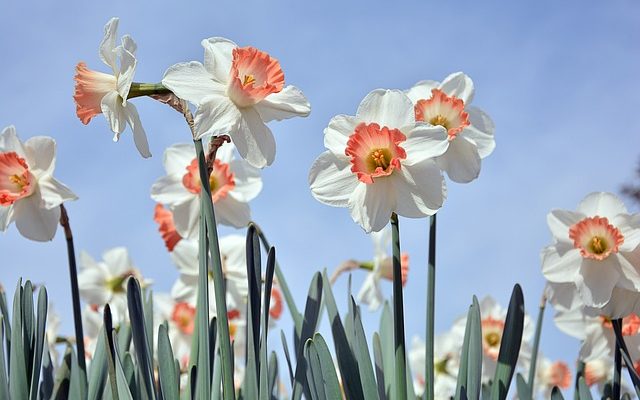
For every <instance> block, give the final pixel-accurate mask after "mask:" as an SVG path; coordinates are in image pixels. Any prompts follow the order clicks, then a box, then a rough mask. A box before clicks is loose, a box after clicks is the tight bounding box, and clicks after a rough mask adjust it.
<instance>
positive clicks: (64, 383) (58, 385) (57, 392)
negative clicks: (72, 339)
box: [52, 346, 72, 400]
mask: <svg viewBox="0 0 640 400" xmlns="http://www.w3.org/2000/svg"><path fill="white" fill-rule="evenodd" d="M71 352H72V350H71V347H70V346H67V349H66V350H65V352H64V357H63V358H62V362H61V363H60V366H59V367H58V369H57V370H56V377H55V379H54V381H55V383H54V385H53V396H52V399H55V400H67V399H69V383H70V380H71Z"/></svg>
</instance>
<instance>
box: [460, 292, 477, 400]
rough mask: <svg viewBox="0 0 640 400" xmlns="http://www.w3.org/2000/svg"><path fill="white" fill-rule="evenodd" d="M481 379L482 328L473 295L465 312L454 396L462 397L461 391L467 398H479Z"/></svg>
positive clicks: (475, 399) (474, 399) (475, 299)
mask: <svg viewBox="0 0 640 400" xmlns="http://www.w3.org/2000/svg"><path fill="white" fill-rule="evenodd" d="M481 380H482V329H481V319H480V305H479V304H478V299H477V298H476V296H473V301H472V303H471V306H470V307H469V312H468V313H467V324H466V327H465V332H464V341H463V344H462V353H461V357H460V369H459V372H458V382H457V388H456V398H457V399H459V398H462V392H463V390H464V395H465V397H466V398H468V399H473V400H477V399H479V398H480V391H481Z"/></svg>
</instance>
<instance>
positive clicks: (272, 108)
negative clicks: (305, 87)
mask: <svg viewBox="0 0 640 400" xmlns="http://www.w3.org/2000/svg"><path fill="white" fill-rule="evenodd" d="M255 108H256V110H257V111H258V113H259V114H260V117H261V118H262V120H263V121H264V122H269V121H273V120H277V121H280V120H283V119H287V118H293V117H306V116H307V115H309V113H310V112H311V105H310V104H309V100H307V98H306V97H304V94H303V93H302V91H301V90H300V89H298V88H297V87H295V86H287V87H285V88H284V89H282V90H281V91H280V92H278V93H272V94H270V95H269V96H267V97H266V98H265V99H263V100H262V101H260V102H259V103H258V104H256V105H255Z"/></svg>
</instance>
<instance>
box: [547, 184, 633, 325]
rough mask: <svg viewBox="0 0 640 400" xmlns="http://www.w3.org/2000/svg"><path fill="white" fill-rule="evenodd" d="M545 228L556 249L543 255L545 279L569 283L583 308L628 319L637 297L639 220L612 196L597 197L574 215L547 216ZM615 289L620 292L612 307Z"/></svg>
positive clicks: (555, 213) (555, 212)
mask: <svg viewBox="0 0 640 400" xmlns="http://www.w3.org/2000/svg"><path fill="white" fill-rule="evenodd" d="M547 223H548V224H549V229H550V230H551V233H552V235H553V239H554V243H553V244H552V245H551V246H548V247H546V248H545V249H544V250H543V251H542V273H543V274H544V277H545V278H546V279H547V280H548V281H550V282H555V283H573V284H574V285H575V286H576V287H577V290H578V293H579V294H580V297H581V299H582V302H583V303H584V304H585V306H587V307H592V308H597V309H604V308H605V307H606V309H607V311H608V312H607V314H608V315H607V316H608V317H610V318H620V317H624V316H625V315H626V314H625V313H627V314H628V313H629V311H630V310H629V309H628V307H627V305H631V306H633V304H635V303H636V302H637V299H638V296H637V292H638V291H640V272H638V269H640V247H639V246H638V245H639V244H640V214H633V215H629V214H628V212H627V209H626V207H625V206H624V204H623V203H622V202H621V201H620V200H619V199H618V198H617V197H616V196H615V195H613V194H611V193H601V192H600V193H591V194H589V195H588V196H587V197H585V199H584V200H582V202H581V203H580V204H579V205H578V208H577V211H567V210H553V211H551V213H549V214H548V215H547ZM616 288H619V289H623V291H618V294H619V295H620V296H619V297H620V298H619V299H618V300H617V301H614V302H613V303H612V301H613V300H612V294H613V292H614V289H616ZM625 293H626V294H628V296H626V295H625Z"/></svg>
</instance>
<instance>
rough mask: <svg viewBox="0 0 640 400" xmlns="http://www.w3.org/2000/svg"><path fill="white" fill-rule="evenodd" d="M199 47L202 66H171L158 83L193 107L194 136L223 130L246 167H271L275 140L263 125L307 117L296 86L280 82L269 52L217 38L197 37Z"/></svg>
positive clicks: (306, 106)
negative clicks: (202, 60) (200, 41)
mask: <svg viewBox="0 0 640 400" xmlns="http://www.w3.org/2000/svg"><path fill="white" fill-rule="evenodd" d="M202 46H203V47H204V65H203V64H201V63H199V62H197V61H192V62H188V63H181V64H176V65H173V66H172V67H170V68H169V69H168V70H167V72H166V73H165V75H164V77H163V78H162V84H163V85H164V86H166V87H167V88H169V89H170V90H171V91H172V92H173V93H175V94H176V95H177V96H178V97H180V98H181V99H184V100H187V101H189V102H191V103H193V104H195V105H197V106H198V109H197V111H196V115H195V128H196V132H197V136H196V139H199V138H201V137H202V136H203V135H206V134H214V135H217V134H228V135H229V136H231V139H232V140H233V142H234V144H235V145H236V147H237V148H238V151H239V152H240V155H241V156H242V158H244V159H246V160H247V161H248V162H249V163H250V164H251V165H253V166H255V167H258V168H262V167H265V166H267V165H271V163H272V162H273V160H274V158H275V154H276V144H275V140H274V137H273V134H272V133H271V130H270V129H269V128H268V127H267V126H266V125H265V123H266V122H269V121H272V120H282V119H286V118H292V117H295V116H303V117H304V116H307V115H309V112H310V111H311V108H310V106H309V102H308V101H307V99H306V98H305V96H304V95H303V94H302V92H301V91H300V90H299V89H297V88H296V87H294V86H285V83H284V73H283V72H282V69H281V68H280V63H279V62H278V60H276V59H275V58H273V57H271V56H270V55H269V54H267V53H265V52H263V51H260V50H258V49H256V48H254V47H238V45H236V44H235V43H233V42H232V41H230V40H228V39H224V38H219V37H214V38H209V39H205V40H203V41H202Z"/></svg>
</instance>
